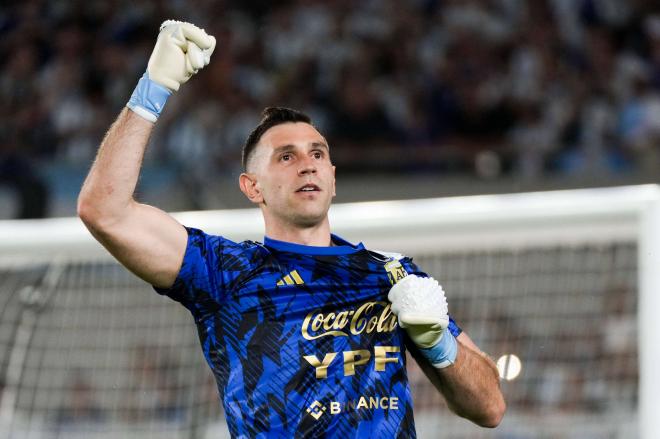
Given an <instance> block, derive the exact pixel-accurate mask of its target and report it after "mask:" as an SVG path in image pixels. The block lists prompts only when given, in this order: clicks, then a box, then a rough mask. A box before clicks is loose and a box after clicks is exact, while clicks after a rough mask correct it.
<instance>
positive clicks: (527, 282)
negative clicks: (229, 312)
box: [0, 242, 638, 439]
mask: <svg viewBox="0 0 660 439" xmlns="http://www.w3.org/2000/svg"><path fill="white" fill-rule="evenodd" d="M636 252H637V248H636V244H635V243H632V242H612V243H607V244H592V245H580V246H577V247H576V246H566V245H563V246H556V247H542V248H541V247H535V248H525V249H517V250H510V249H508V250H507V249H496V250H488V251H465V252H451V253H433V254H431V253H425V254H413V256H415V261H416V262H417V263H418V264H419V265H420V266H421V267H422V268H423V269H424V270H425V271H427V272H428V273H429V274H431V275H433V276H434V277H436V278H438V279H440V280H441V283H442V284H443V287H444V289H445V291H447V292H448V296H449V307H450V312H451V313H452V314H453V315H454V316H455V318H456V319H457V320H458V322H459V323H460V325H461V326H462V327H463V328H464V329H465V330H466V332H467V333H469V335H470V336H471V338H472V339H473V340H474V341H475V342H476V343H477V344H478V345H479V346H480V347H481V348H482V349H483V350H485V351H486V352H488V353H489V354H490V355H491V356H492V357H494V358H495V359H497V358H499V357H501V356H503V355H506V354H513V355H516V356H517V357H518V358H520V360H521V365H522V369H521V371H520V374H519V375H518V376H517V377H516V378H515V379H511V380H503V381H502V387H503V390H504V393H505V397H506V400H507V403H508V411H507V415H506V417H505V419H504V421H503V423H502V424H501V425H500V427H498V428H497V429H495V430H485V429H481V428H479V427H476V426H473V425H472V424H470V423H469V422H468V421H464V420H462V419H460V418H457V417H456V416H454V415H452V414H451V413H450V412H449V411H448V409H447V408H446V407H445V404H444V402H443V400H442V398H441V397H440V395H439V394H438V393H437V391H436V390H435V389H434V388H433V387H432V386H431V385H430V384H429V383H428V381H427V380H426V378H425V377H424V376H423V375H422V373H421V372H420V371H419V369H418V368H417V367H416V365H415V364H414V361H413V360H412V359H409V362H408V364H409V378H410V381H411V383H412V387H413V393H414V397H415V418H416V422H417V428H418V434H419V437H422V438H436V437H451V438H471V439H472V438H502V437H506V438H517V437H524V438H573V437H575V438H581V439H582V438H591V437H594V438H623V437H625V438H631V437H636V435H637V433H636V423H635V418H636V412H637V399H638V398H637V385H638V384H637V383H638V363H637V358H638V355H637V332H636V327H637V326H636V325H637V314H636V307H637V267H636V261H637V257H636ZM0 292H1V293H0V378H2V381H1V382H0V384H2V385H3V387H2V389H3V392H2V399H1V401H2V406H1V407H0V411H1V412H2V420H3V422H4V424H5V425H2V426H0V431H3V432H4V433H0V437H11V438H42V437H43V438H46V437H47V438H52V437H55V438H78V437H80V438H83V437H84V438H105V437H108V438H111V437H112V438H116V437H124V438H156V437H158V438H211V437H213V438H222V437H228V433H227V429H226V427H225V426H224V422H223V414H222V410H221V405H220V403H219V402H218V397H217V390H216V387H215V384H214V381H213V379H212V376H211V373H210V371H209V370H208V368H207V366H206V365H205V362H204V359H203V356H202V353H201V349H200V348H199V341H198V340H197V336H196V331H195V326H194V323H193V321H192V318H191V317H190V315H189V314H188V312H187V311H186V310H185V309H184V308H183V307H182V306H180V305H178V304H176V303H174V302H172V301H170V300H168V299H166V298H163V297H161V296H159V295H157V294H156V293H155V292H153V291H152V290H151V288H150V287H149V286H147V285H145V283H144V282H142V281H140V280H139V279H137V278H136V277H135V276H133V275H132V274H130V273H129V272H128V271H127V270H125V269H124V268H122V267H121V266H119V265H118V264H116V263H114V262H93V263H92V262H86V263H82V262H66V261H64V262H63V261H61V260H60V261H57V262H51V263H46V264H42V263H34V264H29V263H28V264H25V263H24V264H22V265H20V266H17V265H15V266H5V267H4V268H0ZM21 358H22V360H21ZM12 364H13V366H12ZM16 365H18V366H20V367H19V368H18V369H19V370H18V372H16V370H15V369H16V368H17V366H16ZM508 372H509V373H511V374H513V372H515V371H511V370H509V371H508ZM3 434H4V436H3Z"/></svg>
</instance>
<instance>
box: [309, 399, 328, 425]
mask: <svg viewBox="0 0 660 439" xmlns="http://www.w3.org/2000/svg"><path fill="white" fill-rule="evenodd" d="M325 411H326V407H325V406H324V405H323V404H321V403H320V402H318V401H314V402H313V403H312V405H310V406H309V407H307V413H309V414H310V415H311V416H312V417H313V418H314V419H316V420H317V421H318V419H319V418H320V417H321V416H323V413H325Z"/></svg>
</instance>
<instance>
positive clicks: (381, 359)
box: [374, 346, 400, 372]
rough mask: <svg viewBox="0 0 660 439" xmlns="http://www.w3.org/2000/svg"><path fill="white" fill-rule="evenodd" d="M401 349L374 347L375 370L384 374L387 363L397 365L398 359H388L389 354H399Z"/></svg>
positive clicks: (395, 347)
mask: <svg viewBox="0 0 660 439" xmlns="http://www.w3.org/2000/svg"><path fill="white" fill-rule="evenodd" d="M399 351H400V348H399V347H398V346H374V363H375V369H376V370H377V371H378V372H383V371H384V370H385V365H386V364H387V363H397V362H398V361H399V358H398V356H397V357H388V356H387V354H388V352H399Z"/></svg>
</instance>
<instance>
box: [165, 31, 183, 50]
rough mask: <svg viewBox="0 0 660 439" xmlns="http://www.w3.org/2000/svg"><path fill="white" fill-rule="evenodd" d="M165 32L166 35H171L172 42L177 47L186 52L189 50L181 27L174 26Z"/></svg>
mask: <svg viewBox="0 0 660 439" xmlns="http://www.w3.org/2000/svg"><path fill="white" fill-rule="evenodd" d="M165 32H167V33H166V35H169V37H170V41H171V42H173V43H174V44H175V45H177V46H178V47H180V48H181V50H183V51H184V52H185V51H186V50H188V41H186V37H185V35H184V34H183V31H182V30H181V27H179V26H172V29H171V30H170V29H167V30H166V31H165Z"/></svg>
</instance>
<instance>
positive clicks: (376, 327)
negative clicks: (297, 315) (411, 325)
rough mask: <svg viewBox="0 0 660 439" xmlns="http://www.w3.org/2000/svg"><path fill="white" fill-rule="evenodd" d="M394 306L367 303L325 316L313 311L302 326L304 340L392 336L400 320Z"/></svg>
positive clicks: (385, 303) (381, 302) (325, 314)
mask: <svg viewBox="0 0 660 439" xmlns="http://www.w3.org/2000/svg"><path fill="white" fill-rule="evenodd" d="M390 307H391V304H390V303H389V302H385V301H374V302H365V303H363V304H362V305H360V306H359V307H358V308H356V309H348V310H344V311H340V312H327V313H323V312H320V311H319V310H314V311H312V312H310V313H309V314H307V316H306V317H305V320H303V324H302V336H303V337H304V338H305V339H307V340H316V339H317V338H321V337H329V336H333V337H348V336H349V334H353V335H359V334H362V333H366V334H371V333H374V332H392V331H393V330H394V328H396V326H397V319H396V316H395V315H394V314H392V310H391V308H390Z"/></svg>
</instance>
